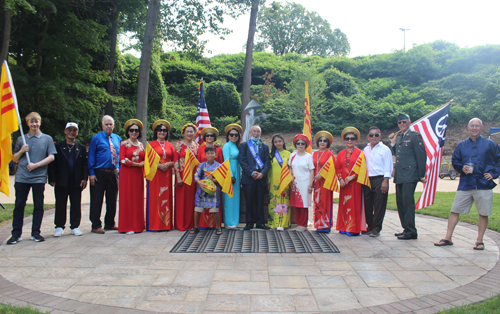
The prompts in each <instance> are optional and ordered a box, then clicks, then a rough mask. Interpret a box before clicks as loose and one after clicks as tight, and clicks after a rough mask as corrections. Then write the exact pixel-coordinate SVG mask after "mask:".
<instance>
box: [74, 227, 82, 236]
mask: <svg viewBox="0 0 500 314" xmlns="http://www.w3.org/2000/svg"><path fill="white" fill-rule="evenodd" d="M71 234H74V235H76V236H81V235H82V234H83V232H82V231H81V230H80V229H79V228H75V229H71Z"/></svg>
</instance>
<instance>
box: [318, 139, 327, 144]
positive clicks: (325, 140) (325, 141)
mask: <svg viewBox="0 0 500 314" xmlns="http://www.w3.org/2000/svg"><path fill="white" fill-rule="evenodd" d="M318 143H328V140H327V139H323V140H321V139H320V140H318Z"/></svg>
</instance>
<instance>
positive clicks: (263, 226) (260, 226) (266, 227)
mask: <svg viewBox="0 0 500 314" xmlns="http://www.w3.org/2000/svg"><path fill="white" fill-rule="evenodd" d="M255 228H257V229H264V230H269V229H271V228H270V227H269V226H266V225H265V224H257V226H255Z"/></svg>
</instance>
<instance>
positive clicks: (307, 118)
mask: <svg viewBox="0 0 500 314" xmlns="http://www.w3.org/2000/svg"><path fill="white" fill-rule="evenodd" d="M304 84H305V85H306V92H305V94H306V96H305V101H304V127H303V128H302V134H304V135H305V136H307V138H309V143H310V144H311V145H308V146H307V148H306V151H307V152H308V153H309V154H312V131H311V106H310V105H309V82H307V81H305V82H304Z"/></svg>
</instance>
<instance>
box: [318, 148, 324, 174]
mask: <svg viewBox="0 0 500 314" xmlns="http://www.w3.org/2000/svg"><path fill="white" fill-rule="evenodd" d="M325 152H326V150H324V151H323V152H322V153H321V155H320V154H319V151H318V159H317V160H316V169H318V171H319V170H321V169H319V161H320V159H321V157H323V154H324V153H325Z"/></svg>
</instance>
